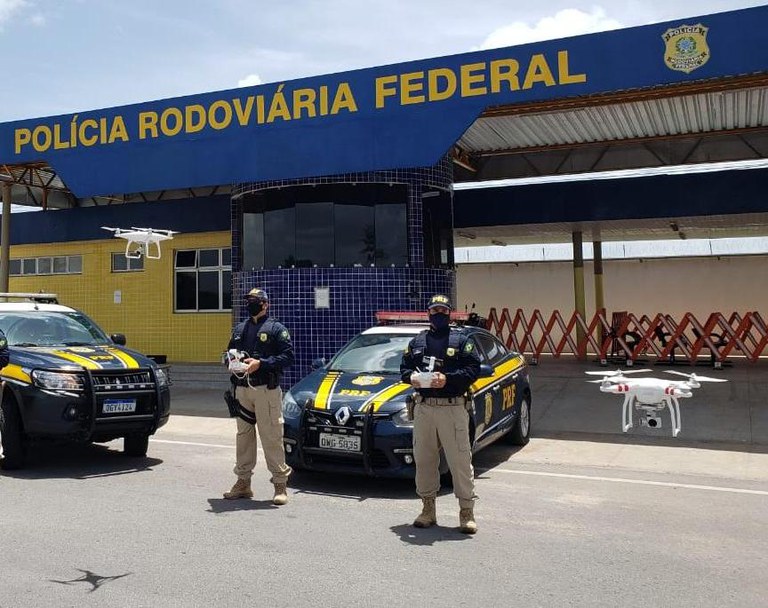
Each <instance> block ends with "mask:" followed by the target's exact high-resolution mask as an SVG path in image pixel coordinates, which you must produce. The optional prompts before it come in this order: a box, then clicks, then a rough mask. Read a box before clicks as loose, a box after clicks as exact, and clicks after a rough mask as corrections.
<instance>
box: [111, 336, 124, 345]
mask: <svg viewBox="0 0 768 608" xmlns="http://www.w3.org/2000/svg"><path fill="white" fill-rule="evenodd" d="M109 339H110V340H112V342H114V343H115V344H117V345H119V346H125V344H126V341H125V334H112V335H111V336H109Z"/></svg>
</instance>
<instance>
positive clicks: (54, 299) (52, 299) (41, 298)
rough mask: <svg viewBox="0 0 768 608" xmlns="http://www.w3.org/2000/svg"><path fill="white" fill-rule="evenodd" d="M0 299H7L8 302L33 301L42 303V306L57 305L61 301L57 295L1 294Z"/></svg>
mask: <svg viewBox="0 0 768 608" xmlns="http://www.w3.org/2000/svg"><path fill="white" fill-rule="evenodd" d="M0 298H6V299H8V300H32V301H33V302H40V303H41V304H56V303H58V301H59V296H58V295H57V294H55V293H20V292H19V293H17V292H0Z"/></svg>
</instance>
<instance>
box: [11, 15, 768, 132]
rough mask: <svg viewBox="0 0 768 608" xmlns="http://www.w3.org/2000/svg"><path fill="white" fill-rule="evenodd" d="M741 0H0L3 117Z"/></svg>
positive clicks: (301, 73) (173, 93) (281, 76)
mask: <svg viewBox="0 0 768 608" xmlns="http://www.w3.org/2000/svg"><path fill="white" fill-rule="evenodd" d="M761 4H765V2H749V1H745V0H699V1H698V2H681V1H676V0H642V1H639V0H632V1H627V2H622V1H618V0H611V1H610V2H609V1H608V0H602V2H598V3H595V2H581V1H579V0H547V1H546V2H530V1H527V2H520V1H516V0H475V1H474V2H467V1H466V0H439V1H437V0H412V1H410V2H394V1H393V0H386V1H378V0H376V1H374V0H291V1H290V2H263V1H258V0H250V1H248V0H0V56H2V58H3V60H4V61H3V65H4V70H3V71H4V74H3V85H2V86H1V87H0V122H5V121H11V120H18V119H23V118H36V117H41V116H50V115H56V114H65V113H74V112H79V111H85V110H93V109H99V108H106V107H112V106H120V105H125V104H130V103H139V102H144V101H151V100H156V99H164V98H168V97H178V96H181V95H188V94H196V93H204V92H208V91H217V90H223V89H230V88H235V87H238V86H248V85H253V84H259V83H265V82H282V81H286V80H291V79H294V78H302V77H307V76H314V75H319V74H329V73H334V72H343V71H347V70H352V69H357V68H367V67H373V66H378V65H386V64H390V63H399V62H402V61H411V60H417V59H424V58H427V57H439V56H444V55H452V54H456V53H463V52H467V51H472V50H477V49H485V48H492V47H503V46H511V45H514V44H522V43H525V42H532V41H536V40H544V39H552V38H562V37H565V36H569V35H576V34H583V33H590V32H595V31H603V30H608V29H616V28H621V27H629V26H634V25H643V24H647V23H654V22H659V21H667V20H677V19H682V18H685V17H692V16H697V15H704V14H709V13H715V12H722V11H727V10H734V9H738V8H746V7H749V6H758V5H761Z"/></svg>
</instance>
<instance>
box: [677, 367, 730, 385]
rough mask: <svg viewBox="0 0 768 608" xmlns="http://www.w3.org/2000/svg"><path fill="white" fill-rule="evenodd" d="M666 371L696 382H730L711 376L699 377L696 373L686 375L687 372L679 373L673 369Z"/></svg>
mask: <svg viewBox="0 0 768 608" xmlns="http://www.w3.org/2000/svg"><path fill="white" fill-rule="evenodd" d="M664 371H665V372H667V373H668V374H675V376H683V377H685V378H688V380H693V381H694V382H728V380H726V379H725V378H710V377H709V376H698V375H696V374H694V373H690V374H686V373H685V372H679V371H677V370H673V369H665V370H664Z"/></svg>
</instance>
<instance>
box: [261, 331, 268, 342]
mask: <svg viewBox="0 0 768 608" xmlns="http://www.w3.org/2000/svg"><path fill="white" fill-rule="evenodd" d="M268 338H269V336H268V335H267V334H266V333H260V334H259V340H261V341H262V342H266V341H267V339H268Z"/></svg>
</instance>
